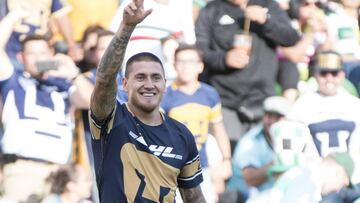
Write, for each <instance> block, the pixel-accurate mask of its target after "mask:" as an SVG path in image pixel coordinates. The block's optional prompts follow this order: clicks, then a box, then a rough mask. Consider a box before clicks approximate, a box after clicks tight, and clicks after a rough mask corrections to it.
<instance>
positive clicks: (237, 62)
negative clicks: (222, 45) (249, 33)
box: [225, 48, 250, 69]
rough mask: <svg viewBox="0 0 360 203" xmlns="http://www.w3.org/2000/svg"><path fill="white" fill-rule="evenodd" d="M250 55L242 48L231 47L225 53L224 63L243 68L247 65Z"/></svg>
mask: <svg viewBox="0 0 360 203" xmlns="http://www.w3.org/2000/svg"><path fill="white" fill-rule="evenodd" d="M249 59H250V57H249V56H248V55H247V53H246V51H245V50H243V49H236V48H235V49H231V50H229V51H228V52H227V53H226V56H225V63H226V65H227V66H229V67H231V68H235V69H243V68H245V67H246V65H248V63H249Z"/></svg>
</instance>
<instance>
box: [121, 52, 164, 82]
mask: <svg viewBox="0 0 360 203" xmlns="http://www.w3.org/2000/svg"><path fill="white" fill-rule="evenodd" d="M138 61H153V62H157V63H159V64H160V66H161V70H162V72H163V74H164V75H165V71H164V66H163V64H162V62H161V60H160V59H159V58H158V57H157V56H155V55H154V54H152V53H150V52H140V53H138V54H135V55H133V56H131V57H130V58H129V59H128V60H127V62H126V69H125V78H128V77H129V74H130V72H131V68H129V67H130V66H131V65H132V64H133V63H135V62H138Z"/></svg>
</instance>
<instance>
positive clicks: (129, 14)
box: [123, 0, 152, 26]
mask: <svg viewBox="0 0 360 203" xmlns="http://www.w3.org/2000/svg"><path fill="white" fill-rule="evenodd" d="M151 12H152V9H148V10H144V0H133V1H132V2H131V3H130V4H129V5H127V6H126V7H125V10H124V14H123V23H124V24H125V25H126V26H136V25H137V24H139V23H140V22H141V21H143V20H144V19H145V18H146V17H147V16H148V15H149V14H150V13H151Z"/></svg>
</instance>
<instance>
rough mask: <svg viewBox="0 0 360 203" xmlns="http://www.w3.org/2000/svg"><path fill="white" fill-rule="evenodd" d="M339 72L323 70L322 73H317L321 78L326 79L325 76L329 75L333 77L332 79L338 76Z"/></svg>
mask: <svg viewBox="0 0 360 203" xmlns="http://www.w3.org/2000/svg"><path fill="white" fill-rule="evenodd" d="M339 72H340V71H338V70H335V71H327V70H325V71H324V70H323V71H320V72H319V75H320V76H321V77H326V76H327V74H329V73H330V74H331V76H333V77H336V76H338V75H339Z"/></svg>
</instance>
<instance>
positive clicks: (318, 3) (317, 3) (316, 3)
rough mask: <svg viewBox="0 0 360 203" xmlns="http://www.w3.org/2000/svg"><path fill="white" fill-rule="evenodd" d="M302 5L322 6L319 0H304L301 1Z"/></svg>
mask: <svg viewBox="0 0 360 203" xmlns="http://www.w3.org/2000/svg"><path fill="white" fill-rule="evenodd" d="M301 5H302V6H310V5H315V6H316V7H320V6H321V3H320V2H319V1H316V2H307V1H303V2H302V3H301Z"/></svg>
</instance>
